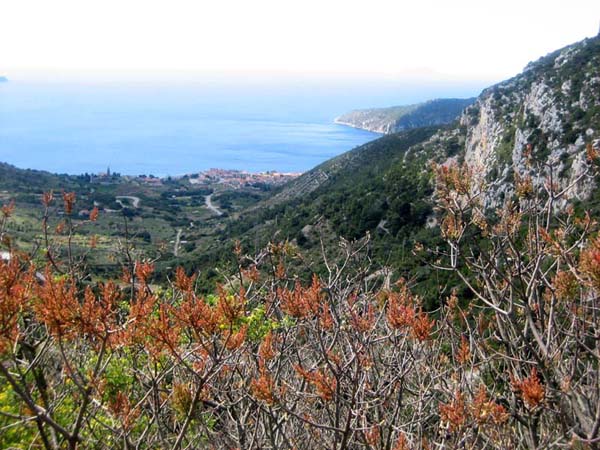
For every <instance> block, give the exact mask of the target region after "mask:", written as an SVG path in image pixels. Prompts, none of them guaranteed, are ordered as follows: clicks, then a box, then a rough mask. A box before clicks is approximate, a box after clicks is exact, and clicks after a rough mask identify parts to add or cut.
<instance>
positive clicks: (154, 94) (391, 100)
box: [0, 80, 477, 176]
mask: <svg viewBox="0 0 600 450" xmlns="http://www.w3.org/2000/svg"><path fill="white" fill-rule="evenodd" d="M476 91H477V87H473V86H459V87H457V86H451V87H450V88H448V89H446V88H444V87H443V86H437V87H435V88H432V87H431V86H420V87H415V86H411V87H406V86H405V87H401V86H398V85H397V84H389V85H381V84H377V83H364V84H361V83H358V82H354V83H335V82H333V81H331V80H329V81H327V82H318V81H312V82H302V81H295V82H285V83H250V82H249V83H244V82H241V81H239V82H233V81H232V82H223V83H215V82H212V83H211V82H206V83H203V82H185V83H177V82H171V83H169V82H137V83H134V82H95V83H94V82H87V83H86V82H66V81H61V82H58V81H57V82H46V81H35V82H32V81H19V80H11V81H9V82H7V83H0V161H2V162H8V163H10V164H13V165H15V166H17V167H21V168H33V169H43V170H48V171H51V172H56V173H70V174H80V173H86V172H88V173H95V172H100V171H105V170H106V168H107V167H108V166H110V169H111V171H113V172H119V173H121V174H130V175H140V174H153V175H157V176H165V175H182V174H186V173H194V172H198V171H201V170H205V169H209V168H213V167H215V168H225V169H244V170H249V171H267V170H278V171H293V172H302V171H306V170H308V169H310V168H312V167H314V166H315V165H317V164H319V163H321V162H323V161H325V160H327V159H329V158H331V157H333V156H336V155H338V154H341V153H343V152H345V151H347V150H350V149H352V148H354V147H356V146H359V145H361V144H364V143H365V142H368V141H370V140H373V139H376V138H378V137H379V135H377V134H374V133H370V132H366V131H361V130H356V129H353V128H349V127H345V126H342V125H337V124H334V123H333V120H334V118H335V117H336V116H338V115H340V114H342V113H345V112H347V111H349V110H351V109H356V108H364V107H377V106H390V105H394V104H403V103H412V102H415V101H422V100H426V99H428V98H434V97H439V96H461V95H462V96H469V95H473V94H474V93H476ZM445 94H447V95H445ZM457 94H458V95H457Z"/></svg>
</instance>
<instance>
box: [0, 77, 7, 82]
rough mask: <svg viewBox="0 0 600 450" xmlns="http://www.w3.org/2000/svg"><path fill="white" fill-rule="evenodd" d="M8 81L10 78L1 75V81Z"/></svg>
mask: <svg viewBox="0 0 600 450" xmlns="http://www.w3.org/2000/svg"><path fill="white" fill-rule="evenodd" d="M7 81H8V78H6V77H3V76H1V75H0V83H6V82H7Z"/></svg>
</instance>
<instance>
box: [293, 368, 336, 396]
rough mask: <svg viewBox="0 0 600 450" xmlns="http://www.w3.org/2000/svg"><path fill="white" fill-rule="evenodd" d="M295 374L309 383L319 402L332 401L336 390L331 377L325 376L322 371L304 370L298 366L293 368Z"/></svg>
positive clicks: (333, 379) (334, 381) (334, 380)
mask: <svg viewBox="0 0 600 450" xmlns="http://www.w3.org/2000/svg"><path fill="white" fill-rule="evenodd" d="M294 369H295V370H296V372H297V373H298V374H299V375H300V376H301V377H302V378H304V380H306V381H307V382H308V383H310V384H311V385H312V386H313V387H314V388H315V389H316V390H317V394H318V396H319V397H320V398H321V400H323V401H325V402H330V401H331V400H333V397H334V395H335V391H336V388H337V381H336V379H335V378H334V377H333V376H332V375H327V374H326V373H325V371H324V370H323V369H316V370H311V371H308V370H305V369H303V368H302V366H300V365H296V366H294Z"/></svg>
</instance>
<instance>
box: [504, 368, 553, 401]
mask: <svg viewBox="0 0 600 450" xmlns="http://www.w3.org/2000/svg"><path fill="white" fill-rule="evenodd" d="M512 386H513V388H514V389H515V390H516V391H517V392H518V393H520V394H521V397H522V398H523V400H524V401H525V403H526V404H527V406H529V407H530V408H532V409H533V408H535V407H536V406H538V405H539V404H540V403H542V401H543V400H544V395H545V390H544V385H542V383H541V382H540V378H539V376H538V373H537V369H536V368H535V367H534V368H532V369H531V373H530V375H529V376H528V377H526V378H524V379H523V380H517V379H514V378H513V379H512Z"/></svg>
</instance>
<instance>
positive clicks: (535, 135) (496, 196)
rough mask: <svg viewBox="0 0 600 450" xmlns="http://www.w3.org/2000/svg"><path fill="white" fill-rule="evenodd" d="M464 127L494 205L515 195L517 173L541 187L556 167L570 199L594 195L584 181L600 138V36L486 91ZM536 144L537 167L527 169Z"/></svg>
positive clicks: (590, 182)
mask: <svg viewBox="0 0 600 450" xmlns="http://www.w3.org/2000/svg"><path fill="white" fill-rule="evenodd" d="M460 127H461V129H462V132H463V134H464V136H465V147H464V160H465V161H466V162H467V163H469V164H470V165H471V166H473V167H474V168H475V169H476V173H477V176H478V178H479V179H480V180H481V181H484V182H485V187H484V193H485V204H486V205H487V206H488V207H495V206H498V205H499V204H501V203H502V202H503V200H504V199H505V198H506V197H507V196H508V195H511V194H512V192H513V184H512V180H513V178H514V175H515V172H516V173H518V174H519V175H520V176H524V175H529V176H531V177H532V179H533V182H534V186H536V187H537V188H540V189H541V188H542V187H543V186H542V183H543V175H544V174H547V173H548V171H549V170H550V168H552V171H553V174H554V176H555V177H556V178H555V180H556V182H557V183H558V185H559V186H560V187H561V188H563V189H567V195H566V197H567V198H571V199H581V200H583V199H585V198H587V197H588V196H589V195H590V193H591V191H592V189H593V188H594V187H595V182H594V179H593V178H591V177H589V178H584V179H581V175H582V173H583V172H584V169H585V167H586V164H587V161H586V144H588V143H591V144H593V145H595V146H598V145H599V138H600V39H599V38H593V39H588V40H585V41H583V42H580V43H577V44H574V45H572V46H569V47H567V48H565V49H562V50H559V51H557V52H554V53H552V54H550V55H548V56H546V57H544V58H542V59H540V60H539V61H537V62H535V63H532V64H530V65H529V66H528V67H527V68H526V69H525V71H524V72H523V73H522V74H520V75H518V76H517V77H515V78H513V79H510V80H508V81H506V82H503V83H500V84H498V85H496V86H493V87H491V88H489V89H487V90H485V91H484V92H483V93H482V95H481V96H480V97H479V98H478V99H477V100H476V102H475V103H474V104H473V105H472V106H470V107H468V108H467V109H466V110H465V112H464V113H463V114H462V116H461V118H460ZM528 147H529V148H530V149H531V154H532V159H533V161H534V164H533V165H528V164H526V157H525V154H524V152H525V149H527V148H528Z"/></svg>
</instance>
